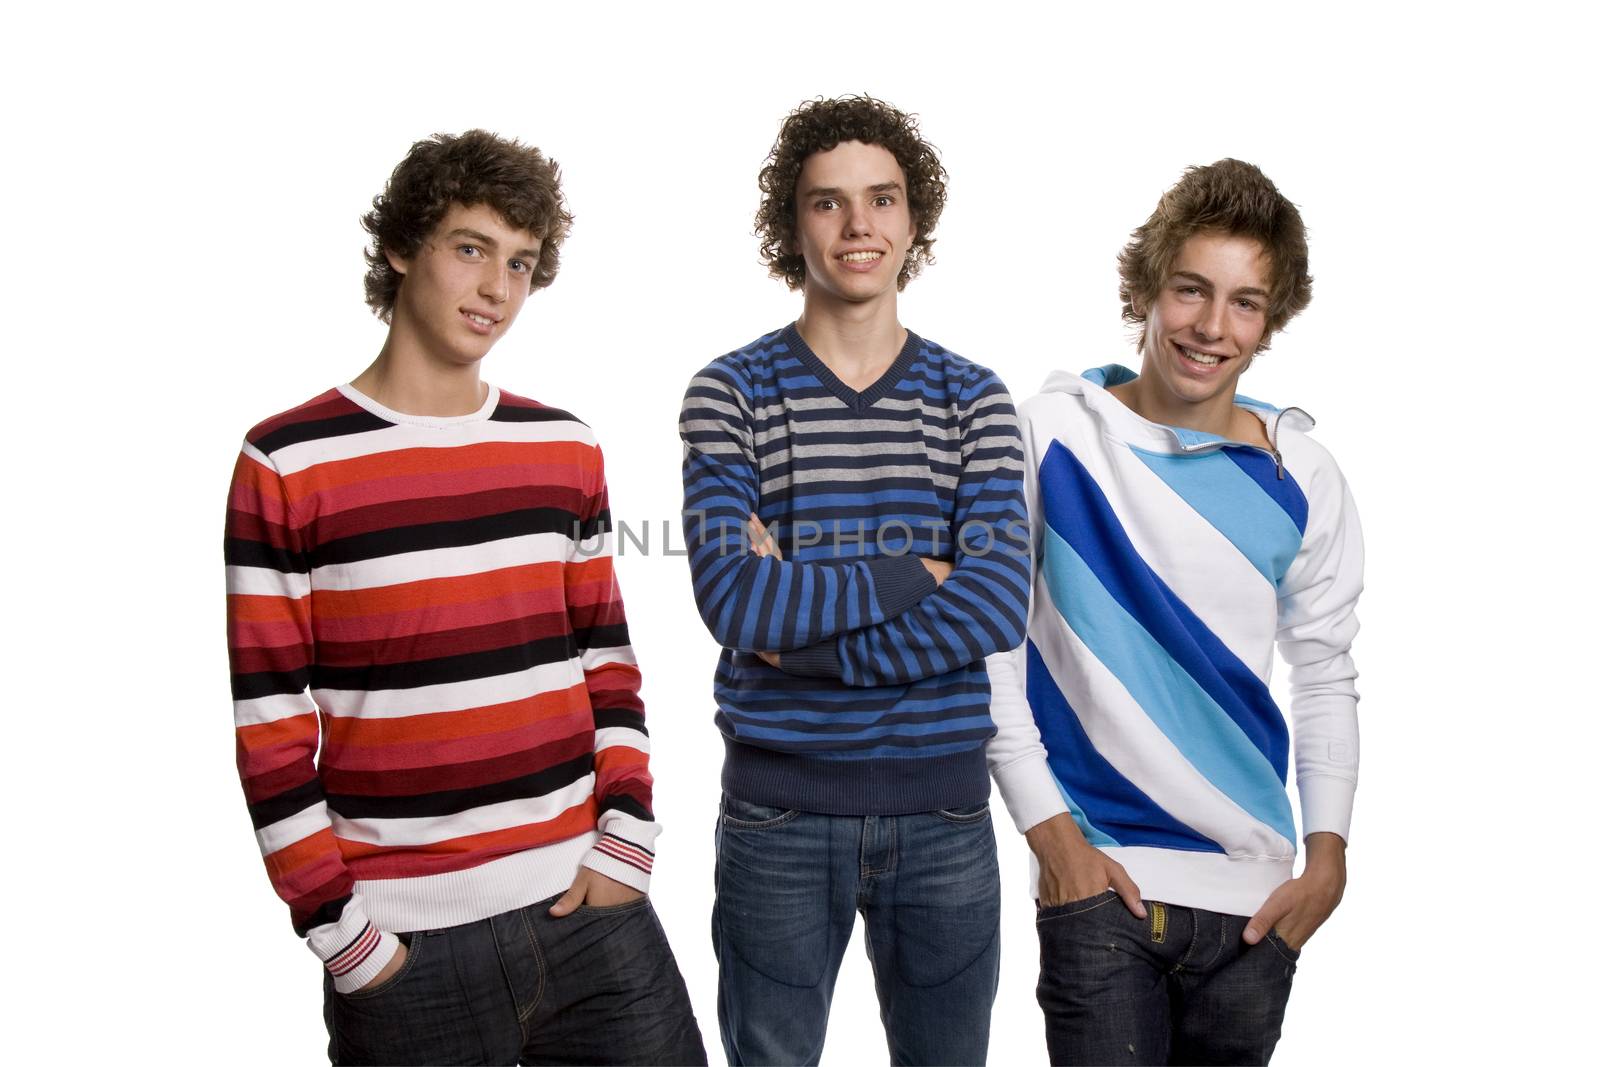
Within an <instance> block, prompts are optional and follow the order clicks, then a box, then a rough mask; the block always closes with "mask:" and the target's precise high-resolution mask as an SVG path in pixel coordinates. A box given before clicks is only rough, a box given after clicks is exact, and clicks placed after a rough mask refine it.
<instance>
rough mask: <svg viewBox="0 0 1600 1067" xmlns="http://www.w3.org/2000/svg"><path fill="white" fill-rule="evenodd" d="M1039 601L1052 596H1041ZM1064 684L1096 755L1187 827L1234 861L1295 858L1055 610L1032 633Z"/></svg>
mask: <svg viewBox="0 0 1600 1067" xmlns="http://www.w3.org/2000/svg"><path fill="white" fill-rule="evenodd" d="M1035 595H1036V596H1048V595H1049V594H1048V592H1043V591H1036V592H1035ZM1028 636H1029V638H1030V639H1031V640H1032V641H1033V642H1034V644H1035V645H1037V646H1038V648H1039V655H1040V656H1041V657H1042V658H1043V660H1044V664H1045V667H1046V668H1047V669H1048V670H1049V671H1050V675H1051V677H1052V678H1054V680H1055V683H1056V687H1057V688H1058V689H1060V690H1061V692H1062V693H1064V694H1066V695H1067V697H1068V699H1069V700H1070V701H1071V703H1072V706H1073V708H1074V709H1075V710H1076V711H1077V712H1078V718H1079V721H1080V722H1082V724H1083V729H1084V732H1085V733H1087V734H1088V735H1089V742H1090V743H1091V744H1092V745H1094V748H1095V751H1096V752H1098V753H1100V755H1101V756H1103V757H1105V759H1106V761H1107V762H1109V763H1110V764H1111V765H1112V766H1113V767H1115V768H1116V769H1117V770H1118V771H1119V772H1120V773H1121V774H1122V775H1123V777H1125V778H1127V779H1128V781H1130V782H1132V783H1133V784H1134V785H1136V786H1138V787H1139V789H1141V790H1143V792H1144V793H1145V795H1146V796H1148V797H1149V798H1150V799H1151V800H1153V801H1155V803H1156V804H1157V805H1158V806H1160V807H1161V808H1162V810H1164V811H1166V812H1167V813H1168V814H1170V815H1172V816H1173V817H1174V818H1175V819H1177V820H1178V821H1179V822H1182V823H1183V824H1185V825H1186V826H1190V827H1193V828H1194V829H1195V830H1197V831H1199V832H1200V833H1202V834H1204V835H1205V836H1206V837H1209V838H1210V839H1211V840H1213V841H1215V842H1216V843H1217V844H1219V845H1221V846H1222V847H1223V849H1225V850H1226V851H1227V853H1228V855H1230V856H1235V857H1244V856H1254V857H1272V858H1275V859H1279V858H1282V857H1284V856H1293V855H1294V845H1293V844H1292V843H1291V842H1289V841H1286V840H1285V839H1284V837H1283V835H1282V834H1280V833H1278V832H1277V831H1276V830H1274V829H1272V827H1270V826H1268V825H1266V824H1265V823H1263V822H1260V821H1259V820H1257V819H1255V818H1254V817H1253V816H1251V815H1250V813H1249V812H1247V811H1245V810H1244V809H1243V808H1241V807H1239V805H1238V804H1236V803H1234V802H1233V800H1232V799H1231V798H1230V797H1228V795H1227V794H1226V793H1224V792H1222V790H1220V789H1218V788H1217V787H1216V786H1215V785H1213V784H1212V782H1211V780H1210V779H1208V778H1206V777H1205V775H1203V774H1201V773H1200V772H1199V771H1198V770H1196V769H1195V767H1194V765H1193V764H1192V763H1190V762H1189V760H1188V758H1187V757H1185V756H1184V754H1183V753H1182V751H1180V750H1179V749H1178V747H1177V746H1176V745H1174V744H1173V743H1172V741H1171V740H1170V739H1169V738H1168V737H1167V735H1166V734H1164V733H1162V732H1161V728H1160V727H1158V726H1157V725H1156V724H1155V723H1153V722H1151V721H1150V717H1149V716H1148V715H1146V714H1145V712H1144V709H1143V708H1141V707H1140V706H1139V704H1138V702H1137V701H1135V700H1134V699H1133V696H1132V694H1130V693H1129V692H1128V690H1127V688H1126V687H1124V686H1123V684H1122V682H1121V681H1120V680H1119V679H1118V678H1117V676H1116V675H1114V674H1112V673H1111V671H1110V670H1109V669H1108V668H1107V667H1106V666H1105V664H1103V663H1101V662H1100V661H1099V660H1098V659H1096V658H1095V657H1094V655H1093V654H1092V653H1091V652H1090V651H1089V650H1088V648H1086V647H1085V646H1084V644H1083V641H1082V640H1081V639H1080V638H1079V637H1078V635H1077V634H1076V633H1074V632H1073V630H1072V628H1071V627H1070V626H1068V625H1067V622H1066V620H1065V619H1063V618H1061V616H1060V615H1057V614H1056V613H1054V612H1041V613H1039V615H1038V616H1037V617H1036V618H1035V620H1034V624H1033V627H1032V628H1031V630H1030V631H1029V634H1028Z"/></svg>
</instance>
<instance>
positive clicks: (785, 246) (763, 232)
mask: <svg viewBox="0 0 1600 1067" xmlns="http://www.w3.org/2000/svg"><path fill="white" fill-rule="evenodd" d="M845 141H860V142H861V143H862V144H875V145H879V146H881V147H883V148H886V149H888V150H889V152H890V153H891V154H892V155H893V156H894V158H895V162H897V163H899V164H900V169H901V170H903V171H905V175H906V199H907V201H908V203H909V207H910V209H911V221H912V223H913V224H914V225H915V226H916V228H917V235H916V237H915V238H913V239H912V242H911V247H910V248H909V249H907V250H906V261H905V265H904V266H902V267H901V268H900V277H899V279H898V284H899V287H900V288H901V289H904V288H905V287H906V282H908V281H910V280H911V279H912V278H914V277H916V276H917V273H918V272H919V271H921V270H922V267H923V265H924V264H926V263H932V262H933V236H932V235H933V228H934V227H935V226H937V225H938V224H939V214H940V212H942V211H943V210H944V198H945V190H944V183H945V180H946V178H947V177H948V175H946V174H945V171H944V167H943V166H942V165H941V164H940V163H939V157H938V155H937V154H936V152H935V150H934V147H933V145H931V144H929V143H928V142H927V141H924V140H923V139H922V135H921V134H920V133H919V132H918V130H917V120H916V118H915V117H913V116H911V115H907V114H906V113H905V112H903V111H900V110H898V109H897V108H894V107H891V106H890V105H888V104H886V103H884V102H883V101H882V100H874V99H873V98H872V97H870V96H841V97H838V98H836V99H833V100H824V99H821V98H818V99H816V100H807V101H806V102H805V103H803V104H801V105H800V106H799V107H797V108H795V109H794V111H792V112H790V113H789V117H788V118H786V119H784V120H783V128H782V129H781V130H779V131H778V140H777V141H776V142H775V143H774V144H773V146H772V152H771V154H770V155H768V156H767V165H766V166H764V167H762V168H761V181H760V184H761V208H760V209H759V210H758V211H757V212H756V233H757V234H758V235H759V236H760V238H761V261H762V262H763V263H765V264H766V265H767V273H769V274H771V275H772V276H773V277H774V278H782V279H783V280H784V281H785V282H786V283H788V286H789V288H791V289H799V288H800V287H801V286H802V285H804V284H805V280H806V261H805V257H803V256H802V255H801V254H800V252H799V250H798V248H797V242H796V240H795V202H794V192H795V183H796V182H798V181H799V180H800V168H801V167H803V166H805V162H806V160H807V159H808V158H810V157H811V156H812V155H813V154H815V153H817V152H826V151H828V150H829V149H832V148H836V147H837V146H838V145H839V144H841V143H842V142H845Z"/></svg>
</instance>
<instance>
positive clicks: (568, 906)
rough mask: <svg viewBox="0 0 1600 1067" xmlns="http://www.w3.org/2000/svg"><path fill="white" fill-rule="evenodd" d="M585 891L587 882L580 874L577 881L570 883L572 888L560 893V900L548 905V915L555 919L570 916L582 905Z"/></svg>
mask: <svg viewBox="0 0 1600 1067" xmlns="http://www.w3.org/2000/svg"><path fill="white" fill-rule="evenodd" d="M586 889H587V881H586V879H585V878H584V877H583V875H582V873H580V874H579V875H578V878H577V880H576V881H574V882H573V883H572V888H571V889H568V890H567V891H566V892H565V893H562V894H561V899H560V900H558V901H556V902H555V903H554V904H552V905H550V914H551V915H553V916H555V917H556V918H557V919H559V918H561V917H562V916H563V915H571V914H572V913H573V912H574V911H576V910H577V908H578V905H579V904H582V903H583V898H584V894H585V891H586Z"/></svg>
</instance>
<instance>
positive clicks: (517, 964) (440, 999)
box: [323, 897, 706, 1064]
mask: <svg viewBox="0 0 1600 1067" xmlns="http://www.w3.org/2000/svg"><path fill="white" fill-rule="evenodd" d="M555 899H556V898H554V897H552V898H550V899H549V900H545V901H541V902H540V903H538V904H530V905H528V906H527V907H526V908H519V909H518V910H516V911H508V912H506V913H504V914H502V915H496V916H493V917H492V918H488V919H481V920H479V921H478V922H475V923H466V924H464V925H461V926H451V927H447V928H445V929H442V930H424V931H420V932H418V933H414V934H402V935H401V938H402V940H408V941H409V944H408V946H407V948H408V954H407V956H406V960H405V963H403V964H401V966H400V970H399V971H398V972H397V973H396V974H395V975H394V977H392V978H390V979H389V980H388V981H386V982H384V983H383V984H382V985H381V986H379V987H378V988H376V989H371V990H365V989H364V990H361V991H360V992H357V993H351V994H341V993H335V992H334V991H333V980H332V979H331V978H329V979H327V980H326V983H325V985H324V992H323V1018H324V1020H325V1021H326V1022H327V1024H328V1059H329V1060H330V1061H331V1062H333V1063H336V1064H345V1063H657V1064H680V1063H688V1064H703V1063H705V1062H706V1053H705V1046H704V1045H702V1044H701V1041H700V1028H699V1027H698V1026H697V1025H696V1024H695V1021H694V1012H693V1010H692V1009H691V1008H690V1006H689V994H688V991H687V990H685V989H684V987H683V978H682V977H681V976H680V975H679V974H678V965H677V963H676V962H675V961H674V960H673V958H672V950H671V949H670V948H669V947H668V946H667V936H666V933H665V932H664V931H663V930H662V929H661V923H660V922H659V921H657V919H656V914H655V911H654V910H653V909H652V908H651V906H650V901H649V899H648V898H641V899H639V900H635V901H629V902H628V903H626V904H619V905H617V906H616V907H610V908H589V907H581V908H579V909H578V910H577V911H575V912H573V913H572V914H571V915H568V916H565V917H564V918H560V919H553V918H551V917H550V915H549V914H548V911H547V909H548V908H549V907H550V905H551V904H552V903H554V902H555Z"/></svg>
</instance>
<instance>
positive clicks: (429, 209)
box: [361, 130, 572, 322]
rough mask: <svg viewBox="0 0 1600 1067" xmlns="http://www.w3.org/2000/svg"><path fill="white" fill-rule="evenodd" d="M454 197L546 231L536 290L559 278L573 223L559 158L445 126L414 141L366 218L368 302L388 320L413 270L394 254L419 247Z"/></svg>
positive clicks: (531, 284) (533, 280) (532, 281)
mask: <svg viewBox="0 0 1600 1067" xmlns="http://www.w3.org/2000/svg"><path fill="white" fill-rule="evenodd" d="M452 204H461V205H462V206H464V207H472V206H474V205H476V204H487V205H489V206H490V207H492V208H494V209H495V210H496V211H498V212H499V213H500V215H501V217H502V218H504V219H505V220H506V222H507V223H509V224H510V225H511V226H514V227H516V228H517V229H519V230H527V231H529V232H531V233H532V234H534V235H535V236H537V237H538V238H540V242H541V243H540V245H539V262H538V263H536V264H534V268H533V272H532V274H531V275H529V278H528V291H529V292H530V293H531V292H532V291H533V290H535V289H543V288H544V287H545V286H547V285H549V284H550V283H551V282H552V281H554V280H555V277H556V271H557V269H559V267H560V265H561V241H562V239H563V238H565V237H566V236H567V231H568V229H569V228H570V227H571V226H572V214H571V213H570V212H569V211H567V206H566V202H565V201H564V200H563V199H562V196H561V172H560V169H559V168H558V167H557V166H556V162H555V160H553V159H546V158H545V157H544V155H542V154H541V153H540V152H539V150H538V149H537V148H534V147H532V146H530V145H524V144H522V143H521V142H519V141H516V140H512V139H510V138H506V137H500V136H497V135H495V134H492V133H490V132H488V131H487V130H468V131H467V132H466V133H463V134H461V135H459V136H456V135H452V134H448V133H438V134H434V135H433V136H432V137H430V138H428V139H427V140H425V141H418V142H417V143H416V144H414V145H412V146H411V151H409V152H407V153H406V158H404V159H402V160H401V161H400V165H399V166H397V167H395V168H394V173H393V174H391V175H390V176H389V183H388V184H387V185H385V186H384V189H383V192H382V193H380V194H379V195H378V196H375V197H373V198H372V210H371V211H370V212H368V213H367V214H366V215H363V216H362V218H361V225H362V226H363V227H364V228H365V229H366V231H367V233H369V234H371V235H372V247H371V248H369V249H368V250H367V253H366V257H367V279H366V286H367V303H368V304H369V305H371V307H372V310H373V313H374V314H376V315H377V316H378V318H380V319H382V320H383V321H384V322H388V321H389V316H390V314H391V313H392V312H393V311H394V301H395V297H396V295H398V294H399V292H400V282H401V280H402V279H403V278H404V277H405V276H404V275H403V274H401V273H400V272H399V271H397V270H395V269H394V267H392V266H390V264H389V255H390V254H393V255H394V256H395V257H396V258H399V259H410V258H411V257H412V256H414V255H416V254H417V252H418V251H420V250H421V248H422V245H423V243H424V242H426V241H427V239H428V238H429V237H430V236H431V235H432V234H433V231H434V228H435V227H436V226H438V225H439V220H440V219H442V218H444V216H445V214H446V213H447V212H448V211H449V210H450V205H452Z"/></svg>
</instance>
